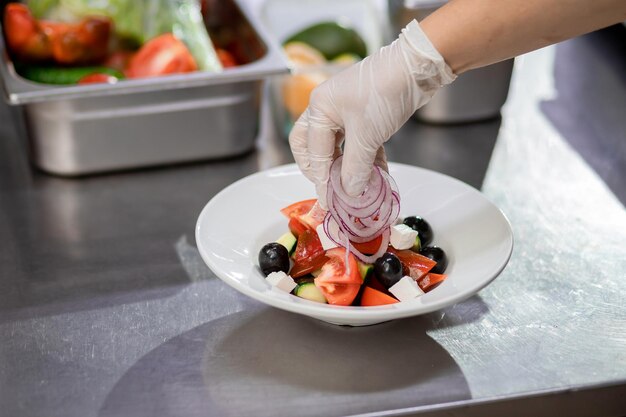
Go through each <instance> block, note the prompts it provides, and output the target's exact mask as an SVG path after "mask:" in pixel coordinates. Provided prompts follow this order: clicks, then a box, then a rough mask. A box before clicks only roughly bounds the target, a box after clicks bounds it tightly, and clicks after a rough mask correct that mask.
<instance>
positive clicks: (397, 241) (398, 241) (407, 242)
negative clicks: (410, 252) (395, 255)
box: [390, 224, 417, 250]
mask: <svg viewBox="0 0 626 417" xmlns="http://www.w3.org/2000/svg"><path fill="white" fill-rule="evenodd" d="M416 237H417V231H416V230H413V229H411V228H410V227H409V226H407V225H406V224H397V225H395V226H391V238H390V241H391V246H393V247H394V248H396V249H398V250H403V249H411V248H412V247H413V245H414V244H415V238H416Z"/></svg>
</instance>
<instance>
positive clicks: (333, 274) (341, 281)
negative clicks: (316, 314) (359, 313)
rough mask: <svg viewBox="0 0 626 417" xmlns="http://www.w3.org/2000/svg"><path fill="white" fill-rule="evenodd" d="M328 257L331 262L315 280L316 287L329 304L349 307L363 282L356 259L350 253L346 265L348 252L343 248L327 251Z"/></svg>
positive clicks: (325, 265) (326, 264)
mask: <svg viewBox="0 0 626 417" xmlns="http://www.w3.org/2000/svg"><path fill="white" fill-rule="evenodd" d="M326 256H327V257H328V258H329V260H328V262H326V263H325V264H324V266H322V272H321V273H320V274H319V275H318V276H317V278H315V286H316V287H317V288H319V289H320V291H321V292H322V294H324V297H326V300H327V301H328V304H334V305H342V306H348V305H350V304H352V302H353V301H354V299H355V297H356V296H357V294H358V293H359V289H360V288H361V283H362V282H363V280H362V279H361V274H360V273H359V266H358V264H357V261H356V258H355V257H354V255H352V254H351V253H350V254H349V255H348V265H346V250H345V248H342V247H339V248H334V249H331V250H329V251H327V252H326Z"/></svg>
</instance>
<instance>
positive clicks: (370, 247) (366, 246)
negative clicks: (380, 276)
mask: <svg viewBox="0 0 626 417" xmlns="http://www.w3.org/2000/svg"><path fill="white" fill-rule="evenodd" d="M381 243H383V235H380V236H378V237H377V238H375V239H372V240H370V241H369V242H363V243H355V242H350V244H351V245H352V246H354V249H356V250H358V251H359V252H361V253H363V254H365V255H372V254H374V253H376V252H377V251H378V249H379V248H380V245H381Z"/></svg>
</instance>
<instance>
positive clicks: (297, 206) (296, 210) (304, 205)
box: [280, 198, 317, 218]
mask: <svg viewBox="0 0 626 417" xmlns="http://www.w3.org/2000/svg"><path fill="white" fill-rule="evenodd" d="M315 203H317V200H316V199H315V198H312V199H310V200H302V201H298V202H297V203H293V204H291V205H289V206H287V207H285V208H283V209H281V210H280V212H281V213H283V214H284V215H285V216H286V217H287V218H292V217H300V216H302V215H303V214H307V213H308V212H309V211H310V210H311V208H312V207H313V205H314V204H315Z"/></svg>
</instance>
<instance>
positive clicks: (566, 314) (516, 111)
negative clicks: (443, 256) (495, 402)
mask: <svg viewBox="0 0 626 417" xmlns="http://www.w3.org/2000/svg"><path fill="white" fill-rule="evenodd" d="M553 58H554V49H553V48H549V49H546V50H542V51H539V52H536V53H533V54H531V55H529V56H527V57H525V58H524V62H522V65H521V66H520V71H519V72H518V73H516V74H515V76H514V80H513V88H512V91H511V96H512V97H511V101H510V102H509V105H508V106H507V107H506V108H505V115H504V122H503V126H502V131H501V135H500V137H499V139H498V142H497V144H496V147H495V150H494V154H493V157H492V160H491V164H490V167H489V170H488V172H487V175H486V178H485V182H484V185H483V191H484V193H485V194H486V195H487V196H488V197H489V198H490V199H491V200H492V201H494V202H495V203H496V204H497V205H498V206H499V207H500V208H501V209H502V210H503V211H504V213H505V214H506V215H507V216H508V218H509V220H510V221H511V223H512V226H513V231H514V233H515V238H516V242H517V245H516V248H515V249H514V252H513V256H512V258H511V261H510V263H509V266H508V267H507V269H506V270H505V271H504V272H503V274H502V275H501V276H500V277H499V278H498V279H497V280H496V281H495V282H494V283H493V284H492V285H491V286H489V287H487V288H486V289H484V290H483V291H482V292H481V293H480V294H481V297H482V298H483V300H484V302H485V303H486V304H487V306H488V308H489V314H488V315H486V316H484V317H483V319H482V320H479V321H477V322H472V323H468V324H466V325H462V326H458V327H455V328H454V329H437V330H434V331H431V332H429V334H430V335H431V336H432V337H433V338H434V339H435V340H437V341H438V342H439V343H441V344H442V346H444V348H445V349H446V350H447V351H448V352H450V354H451V355H452V356H453V357H454V358H455V359H456V361H457V362H458V363H459V365H460V366H461V369H462V370H463V372H464V373H465V375H466V377H467V379H468V382H469V385H470V389H471V391H472V395H473V396H474V397H488V396H498V395H506V394H510V393H515V392H524V391H534V390H541V389H548V388H552V387H555V386H573V385H580V384H593V383H599V382H602V381H607V380H624V379H626V280H625V279H624V278H625V277H626V275H625V274H626V212H625V211H624V207H623V206H622V205H621V204H620V202H619V201H618V200H617V199H616V198H615V196H614V195H613V194H612V193H611V192H610V191H609V190H608V189H607V187H606V185H605V184H604V183H603V182H602V181H601V180H600V179H599V178H598V176H597V175H596V174H595V173H594V172H593V171H592V170H591V169H590V168H589V166H587V165H586V164H585V162H584V161H583V160H582V159H581V158H580V156H579V155H578V154H576V153H575V152H574V151H573V150H572V149H571V148H570V147H569V146H568V144H567V143H566V142H565V141H564V140H563V138H562V137H561V136H560V135H559V133H558V132H557V131H555V129H554V128H553V127H552V126H551V125H550V123H549V122H548V121H547V120H546V118H545V116H544V115H543V114H542V113H541V112H540V109H539V107H538V106H537V103H538V102H539V101H540V100H545V99H547V98H549V97H550V96H553V95H554V94H556V91H555V89H554V86H553V79H552V71H551V70H550V71H546V70H545V69H546V67H548V68H550V64H551V62H552V61H553Z"/></svg>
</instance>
